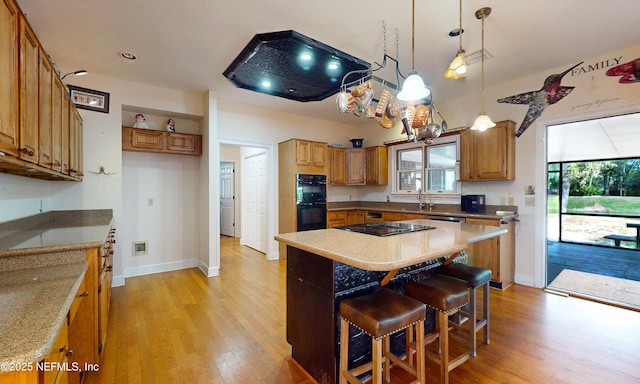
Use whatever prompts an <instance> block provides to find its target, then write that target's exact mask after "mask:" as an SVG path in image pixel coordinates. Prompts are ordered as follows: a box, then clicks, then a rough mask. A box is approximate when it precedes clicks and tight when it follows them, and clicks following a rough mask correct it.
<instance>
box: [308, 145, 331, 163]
mask: <svg viewBox="0 0 640 384" xmlns="http://www.w3.org/2000/svg"><path fill="white" fill-rule="evenodd" d="M311 163H312V164H313V165H314V166H316V167H324V166H325V165H326V164H327V144H326V143H316V142H311Z"/></svg>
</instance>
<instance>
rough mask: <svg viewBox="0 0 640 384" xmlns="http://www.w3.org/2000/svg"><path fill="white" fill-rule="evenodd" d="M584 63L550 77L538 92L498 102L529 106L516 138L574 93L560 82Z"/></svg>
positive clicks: (522, 94) (505, 98) (510, 97)
mask: <svg viewBox="0 0 640 384" xmlns="http://www.w3.org/2000/svg"><path fill="white" fill-rule="evenodd" d="M582 63H583V61H581V62H579V63H578V64H576V65H574V66H573V67H571V68H569V69H567V70H566V71H564V72H562V73H559V74H554V75H550V76H548V77H547V78H546V79H545V81H544V85H543V86H542V88H540V89H539V90H537V91H531V92H526V93H521V94H519V95H513V96H509V97H504V98H502V99H498V100H497V101H498V103H510V104H527V105H529V110H528V111H527V114H526V115H525V117H524V120H522V124H520V128H518V131H517V132H516V137H520V135H522V134H523V133H524V131H525V130H526V129H527V128H529V126H531V124H533V122H534V121H536V119H537V118H538V117H540V115H542V112H543V111H544V110H545V108H547V107H548V106H550V105H551V104H555V103H557V102H558V101H560V100H562V99H563V98H564V97H565V96H567V95H568V94H569V93H571V91H573V88H574V87H565V86H562V85H560V82H561V81H562V78H563V77H564V75H566V74H567V73H569V72H570V71H571V70H572V69H574V68H575V67H577V66H579V65H580V64H582Z"/></svg>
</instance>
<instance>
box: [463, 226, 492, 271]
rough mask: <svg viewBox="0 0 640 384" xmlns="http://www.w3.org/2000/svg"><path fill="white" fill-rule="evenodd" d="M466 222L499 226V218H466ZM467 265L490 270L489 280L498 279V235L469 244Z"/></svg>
mask: <svg viewBox="0 0 640 384" xmlns="http://www.w3.org/2000/svg"><path fill="white" fill-rule="evenodd" d="M466 223H467V224H476V225H491V226H497V227H499V226H500V221H499V220H490V219H475V218H467V219H466ZM469 265H473V266H475V267H481V268H486V269H490V270H491V280H494V281H500V236H498V237H493V238H491V239H486V240H482V241H478V242H476V243H471V244H469Z"/></svg>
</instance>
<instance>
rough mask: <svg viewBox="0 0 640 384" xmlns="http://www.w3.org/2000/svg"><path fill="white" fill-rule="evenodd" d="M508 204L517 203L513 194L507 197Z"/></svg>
mask: <svg viewBox="0 0 640 384" xmlns="http://www.w3.org/2000/svg"><path fill="white" fill-rule="evenodd" d="M507 205H516V204H515V202H514V199H513V196H509V197H507Z"/></svg>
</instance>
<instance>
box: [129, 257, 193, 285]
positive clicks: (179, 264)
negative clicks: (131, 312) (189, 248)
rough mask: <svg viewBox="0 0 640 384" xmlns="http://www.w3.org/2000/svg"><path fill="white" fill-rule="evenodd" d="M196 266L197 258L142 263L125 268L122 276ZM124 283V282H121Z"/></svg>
mask: <svg viewBox="0 0 640 384" xmlns="http://www.w3.org/2000/svg"><path fill="white" fill-rule="evenodd" d="M195 267H198V259H189V260H179V261H172V262H169V263H160V264H150V265H142V266H139V267H130V268H125V269H124V273H123V276H124V278H125V279H126V278H129V277H136V276H144V275H151V274H154V273H161V272H169V271H176V270H179V269H187V268H195ZM123 285H124V284H123Z"/></svg>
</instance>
